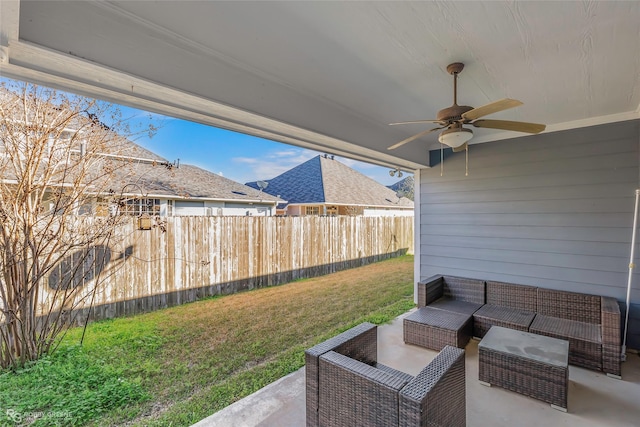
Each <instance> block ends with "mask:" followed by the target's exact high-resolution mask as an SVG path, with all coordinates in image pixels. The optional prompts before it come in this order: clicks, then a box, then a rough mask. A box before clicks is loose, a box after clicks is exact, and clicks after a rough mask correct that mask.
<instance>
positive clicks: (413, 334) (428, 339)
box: [403, 307, 473, 350]
mask: <svg viewBox="0 0 640 427" xmlns="http://www.w3.org/2000/svg"><path fill="white" fill-rule="evenodd" d="M472 328H473V326H472V320H471V316H469V315H464V314H459V313H454V312H449V311H444V310H438V309H433V308H430V307H423V308H420V309H418V310H417V311H416V312H414V313H412V314H411V315H409V316H407V317H406V318H405V319H404V320H403V338H404V342H405V343H407V344H413V345H418V346H421V347H426V348H429V349H431V350H441V349H443V348H444V347H445V346H447V345H450V346H454V347H458V348H464V347H465V346H466V345H467V343H468V342H469V339H470V338H471V333H472Z"/></svg>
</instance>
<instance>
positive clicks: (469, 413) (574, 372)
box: [195, 309, 640, 427]
mask: <svg viewBox="0 0 640 427" xmlns="http://www.w3.org/2000/svg"><path fill="white" fill-rule="evenodd" d="M415 312H416V310H415V309H414V310H411V311H409V312H407V313H405V314H403V315H401V316H399V317H398V318H396V319H395V320H394V321H393V322H392V323H391V324H385V325H381V326H378V328H377V361H378V363H382V364H384V365H386V366H389V367H391V368H393V369H397V370H401V371H403V372H405V373H407V374H409V375H411V376H416V375H418V374H419V373H420V372H421V371H422V370H423V369H424V368H425V366H426V365H429V364H430V362H432V361H433V360H435V358H436V357H437V356H438V355H439V354H440V353H439V352H438V351H434V350H430V349H427V348H424V347H419V346H416V345H408V344H405V343H404V342H403V333H402V329H403V322H404V319H406V318H407V317H408V316H410V315H412V314H413V313H415ZM464 351H465V355H464V361H465V377H466V380H465V399H466V411H465V412H466V425H467V427H485V426H492V427H513V426H519V427H539V426H541V425H546V426H560V425H565V426H573V425H579V426H581V427H602V426H607V427H628V426H632V425H637V421H638V419H640V408H638V402H637V400H638V398H637V396H639V395H640V356H639V355H638V354H637V353H631V352H630V353H628V356H627V361H626V362H625V363H623V364H622V377H623V379H622V380H616V379H612V378H608V377H607V376H606V375H605V374H604V373H602V372H598V371H594V370H589V369H585V368H581V367H578V366H571V365H570V366H569V367H568V371H569V376H568V380H567V391H568V394H567V407H568V409H569V411H568V412H566V413H565V412H561V411H558V410H555V409H553V408H552V407H551V406H550V405H549V403H548V402H545V401H544V400H539V399H532V398H531V397H530V396H527V395H525V394H521V393H514V392H513V391H510V390H508V389H506V388H504V387H486V386H485V385H483V384H482V383H481V381H480V372H479V368H480V360H479V358H480V356H479V352H480V351H481V348H480V342H479V341H477V340H475V339H472V340H470V341H469V342H468V343H467V345H466V347H465V349H464ZM306 369H308V367H307V368H303V369H300V370H298V371H296V372H294V373H292V374H290V375H288V376H286V377H284V378H281V379H280V380H278V381H276V382H274V383H272V384H270V385H268V386H267V387H265V388H263V389H261V390H259V391H258V392H256V393H254V394H253V395H250V396H248V397H246V398H244V399H242V400H240V401H238V402H236V403H234V404H232V405H230V406H228V407H227V408H225V409H223V410H222V411H219V412H217V413H215V414H213V415H212V416H210V417H208V418H206V419H203V420H202V421H200V422H199V423H197V424H196V425H195V426H197V427H226V426H229V425H238V426H240V425H241V426H244V427H257V426H260V427H285V426H286V427H289V426H290V427H293V426H296V427H297V426H304V425H305V423H306V416H307V411H306V406H307V404H306V402H305V401H306V399H307V396H306V393H305V391H306V388H307V381H306V372H305V370H306ZM495 385H498V384H495ZM457 410H463V408H459V409H457Z"/></svg>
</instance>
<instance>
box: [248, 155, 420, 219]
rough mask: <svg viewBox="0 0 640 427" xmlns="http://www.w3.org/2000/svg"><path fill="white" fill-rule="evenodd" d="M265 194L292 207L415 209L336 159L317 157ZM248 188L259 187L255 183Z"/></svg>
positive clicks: (277, 180)
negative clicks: (329, 206)
mask: <svg viewBox="0 0 640 427" xmlns="http://www.w3.org/2000/svg"><path fill="white" fill-rule="evenodd" d="M266 182H267V183H268V186H267V188H265V190H264V191H265V192H267V193H270V194H273V195H279V196H280V197H281V198H283V199H285V200H287V201H288V203H289V204H315V203H321V204H327V205H333V204H335V205H350V206H370V207H387V208H399V209H413V202H412V201H411V200H409V199H407V198H404V197H403V198H401V199H398V197H396V194H395V192H394V191H393V190H391V189H389V188H387V187H385V186H384V185H382V184H380V183H379V182H377V181H375V180H373V179H371V178H369V177H367V176H365V175H363V174H361V173H360V172H358V171H356V170H354V169H351V168H350V167H348V166H346V165H344V164H342V163H340V162H339V161H337V160H333V159H332V158H329V157H325V156H316V157H314V158H312V159H310V160H308V161H306V162H304V163H302V164H300V165H298V166H296V167H294V168H292V169H290V170H288V171H287V172H284V173H283V174H281V175H279V176H277V177H275V178H273V179H271V180H268V181H266ZM246 185H248V186H250V187H253V188H258V186H257V183H256V182H248V183H247V184H246Z"/></svg>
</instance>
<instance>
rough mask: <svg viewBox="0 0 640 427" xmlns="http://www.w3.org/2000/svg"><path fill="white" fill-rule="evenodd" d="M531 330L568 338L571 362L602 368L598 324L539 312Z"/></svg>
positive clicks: (591, 367) (577, 364)
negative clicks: (544, 314)
mask: <svg viewBox="0 0 640 427" xmlns="http://www.w3.org/2000/svg"><path fill="white" fill-rule="evenodd" d="M529 332H532V333H534V334H539V335H546V336H548V337H553V338H560V339H566V340H568V341H569V363H570V364H572V365H576V366H582V367H584V368H589V369H596V370H601V369H602V338H601V336H600V327H599V326H598V325H592V324H590V323H585V322H576V321H571V320H566V319H559V318H557V317H549V316H542V315H540V314H538V315H536V318H535V319H533V323H532V324H531V326H530V327H529Z"/></svg>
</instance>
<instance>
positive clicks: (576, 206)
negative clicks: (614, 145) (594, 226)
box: [420, 195, 634, 214]
mask: <svg viewBox="0 0 640 427" xmlns="http://www.w3.org/2000/svg"><path fill="white" fill-rule="evenodd" d="M633 203H634V196H633V195H631V196H629V197H620V198H612V199H573V200H571V201H570V202H569V201H563V200H560V201H559V200H537V201H532V200H518V201H502V202H475V203H465V202H464V201H461V202H459V203H435V204H431V205H428V204H423V203H421V204H420V212H425V213H431V214H451V213H465V212H470V213H496V214H500V213H509V214H532V213H543V214H544V213H582V212H590V213H624V212H627V213H628V212H630V211H631V213H633Z"/></svg>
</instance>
